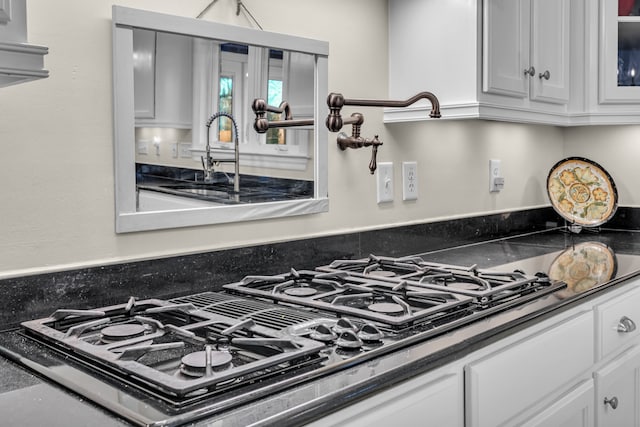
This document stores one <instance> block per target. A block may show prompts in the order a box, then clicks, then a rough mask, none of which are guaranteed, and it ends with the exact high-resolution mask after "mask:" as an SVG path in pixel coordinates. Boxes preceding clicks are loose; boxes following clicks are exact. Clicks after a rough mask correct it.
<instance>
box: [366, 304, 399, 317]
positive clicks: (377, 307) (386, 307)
mask: <svg viewBox="0 0 640 427" xmlns="http://www.w3.org/2000/svg"><path fill="white" fill-rule="evenodd" d="M367 308H368V309H369V310H371V311H375V312H376V313H384V314H398V313H404V312H405V309H404V307H403V306H401V305H400V304H396V303H393V302H376V303H373V304H369V306H367Z"/></svg>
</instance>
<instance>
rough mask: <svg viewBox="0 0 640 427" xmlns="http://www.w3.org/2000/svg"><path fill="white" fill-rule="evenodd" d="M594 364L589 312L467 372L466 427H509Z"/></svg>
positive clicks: (562, 323)
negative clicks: (520, 415)
mask: <svg viewBox="0 0 640 427" xmlns="http://www.w3.org/2000/svg"><path fill="white" fill-rule="evenodd" d="M592 364H593V314H592V312H591V311H588V312H586V313H582V314H578V315H576V316H574V317H572V318H569V319H565V320H564V321H562V322H561V323H559V324H557V325H555V326H552V327H550V328H548V329H546V330H543V331H540V332H538V333H537V334H534V335H532V336H529V337H525V338H523V339H522V340H521V341H518V342H516V343H514V344H512V345H511V346H509V347H506V348H503V349H500V350H497V351H496V352H495V353H492V354H490V355H488V356H487V357H485V358H483V359H480V360H478V361H475V362H472V363H470V364H468V365H467V366H466V367H465V393H466V405H467V406H466V407H467V411H466V416H467V423H466V425H467V426H468V427H495V426H500V425H508V423H509V422H510V421H512V420H513V419H514V418H515V417H517V416H519V414H522V413H523V412H524V411H527V410H528V409H529V408H531V407H533V406H534V405H537V404H540V403H542V402H543V401H545V400H547V399H548V397H549V396H551V395H554V394H560V393H561V392H562V390H563V389H564V390H566V388H567V387H568V386H569V385H570V384H571V383H572V382H573V381H575V378H576V377H577V376H579V375H580V374H582V373H584V372H586V371H587V370H588V369H589V368H590V367H591V366H592Z"/></svg>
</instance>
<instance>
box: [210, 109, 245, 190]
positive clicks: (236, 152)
mask: <svg viewBox="0 0 640 427" xmlns="http://www.w3.org/2000/svg"><path fill="white" fill-rule="evenodd" d="M219 117H226V118H228V119H229V120H231V123H233V131H234V136H235V138H234V156H233V159H232V160H230V159H218V160H215V159H213V158H212V157H211V143H210V142H209V134H210V131H211V124H212V123H213V121H214V120H215V119H217V118H219ZM201 160H202V168H203V170H204V182H206V183H211V182H213V172H214V170H213V165H214V164H216V163H234V164H235V177H234V180H233V191H234V192H235V193H236V194H237V193H239V192H240V150H239V143H238V125H237V124H236V121H235V119H234V118H233V116H232V115H231V114H229V113H224V112H218V113H214V114H213V115H212V116H211V117H209V120H207V147H206V154H205V156H204V157H201Z"/></svg>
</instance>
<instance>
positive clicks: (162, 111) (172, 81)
mask: <svg viewBox="0 0 640 427" xmlns="http://www.w3.org/2000/svg"><path fill="white" fill-rule="evenodd" d="M192 62H193V44H192V38H191V37H186V36H181V35H177V34H168V33H158V35H157V46H156V117H155V120H156V122H157V124H162V125H165V126H170V127H176V128H190V127H191V125H192V117H191V111H192V99H193V95H192V93H193V83H192V82H193V71H192V70H193V67H192Z"/></svg>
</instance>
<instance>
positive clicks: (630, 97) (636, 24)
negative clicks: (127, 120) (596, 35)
mask: <svg viewBox="0 0 640 427" xmlns="http://www.w3.org/2000/svg"><path fill="white" fill-rule="evenodd" d="M619 11H620V9H619V8H618V2H615V1H612V0H608V1H604V0H602V1H600V10H599V13H600V28H599V30H600V49H599V53H600V70H599V76H600V80H599V89H600V90H599V92H600V93H599V101H600V103H602V104H608V103H612V104H636V103H640V16H638V13H639V12H638V9H637V8H634V9H633V12H632V13H633V14H635V16H634V15H631V16H618V13H619Z"/></svg>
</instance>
